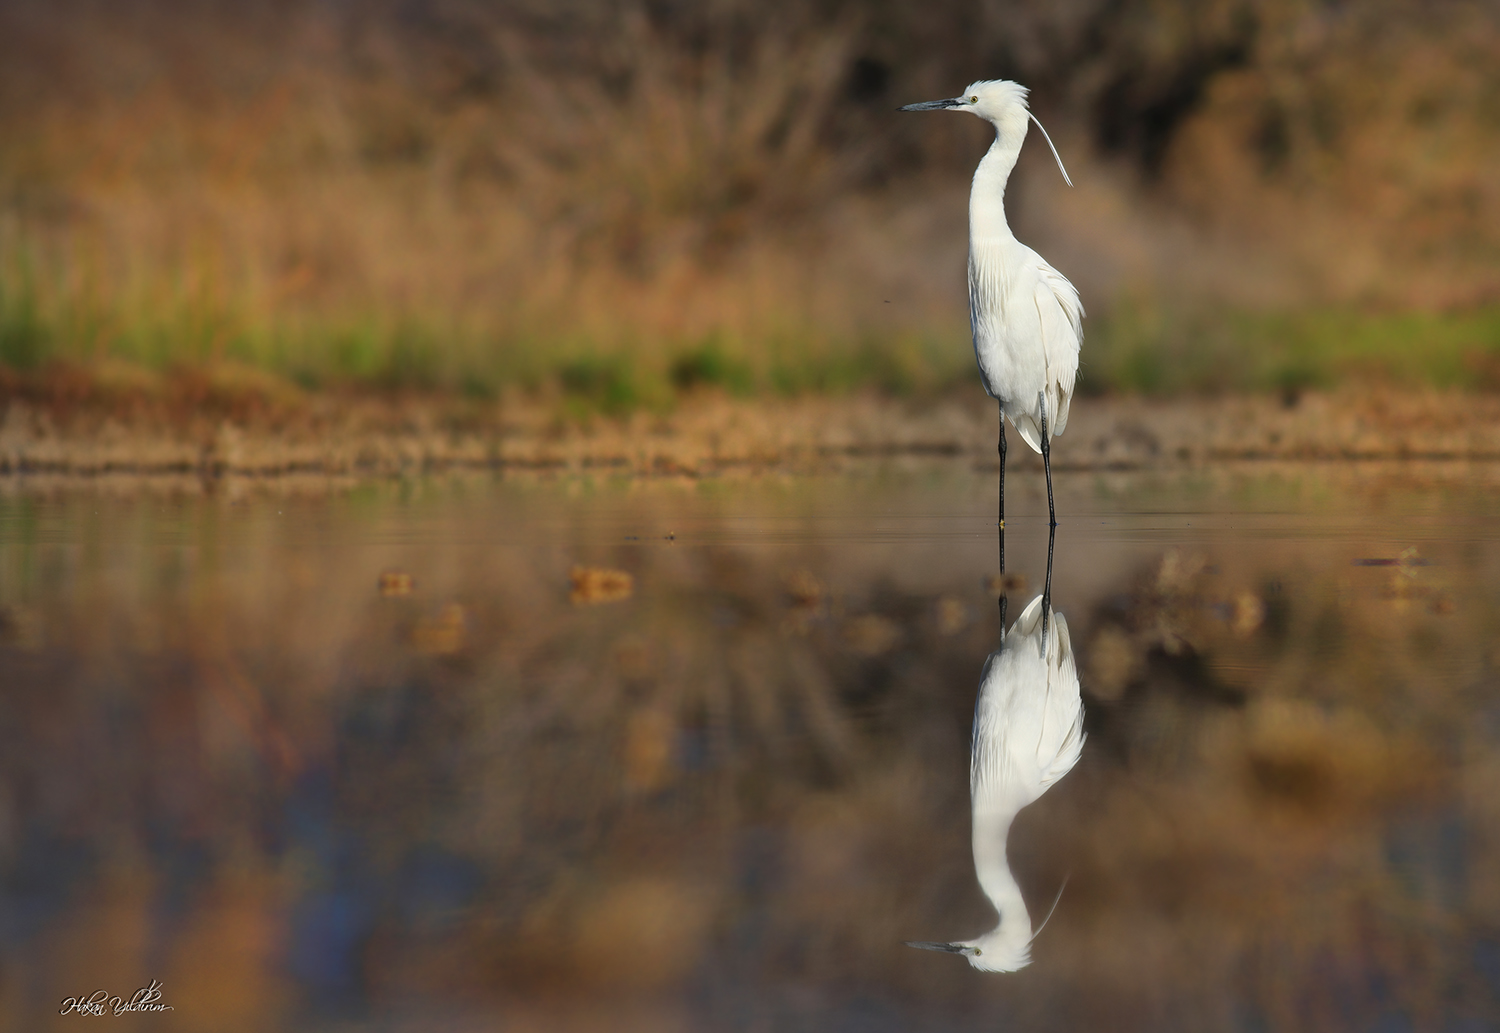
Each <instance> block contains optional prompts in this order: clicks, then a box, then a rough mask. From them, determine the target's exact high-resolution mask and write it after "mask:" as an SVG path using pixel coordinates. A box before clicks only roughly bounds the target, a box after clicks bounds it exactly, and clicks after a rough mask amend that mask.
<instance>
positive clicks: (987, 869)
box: [906, 530, 1084, 972]
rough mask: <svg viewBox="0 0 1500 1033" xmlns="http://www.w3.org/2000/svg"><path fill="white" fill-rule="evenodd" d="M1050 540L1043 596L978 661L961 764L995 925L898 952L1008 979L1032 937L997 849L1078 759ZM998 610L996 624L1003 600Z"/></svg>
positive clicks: (1071, 680) (977, 861)
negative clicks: (967, 746) (968, 741)
mask: <svg viewBox="0 0 1500 1033" xmlns="http://www.w3.org/2000/svg"><path fill="white" fill-rule="evenodd" d="M1001 533H1002V535H1003V534H1004V531H1003V530H1002V531H1001ZM1055 535H1056V532H1055V531H1054V532H1053V535H1052V536H1051V537H1049V539H1048V543H1047V580H1046V588H1045V589H1044V590H1043V592H1042V594H1041V595H1039V596H1037V597H1036V598H1035V599H1033V600H1031V602H1030V603H1028V604H1027V605H1026V608H1025V609H1023V610H1022V611H1021V615H1020V616H1019V617H1017V618H1016V622H1015V623H1014V624H1012V625H1011V627H1010V629H1009V630H1008V631H1006V630H1002V631H1001V641H1000V648H999V649H997V650H995V651H994V652H993V653H991V654H990V655H989V659H987V660H986V661H985V664H984V672H983V674H982V675H981V678H980V683H979V697H978V699H977V700H976V701H975V704H974V732H973V744H972V747H971V749H972V753H971V759H970V764H969V790H970V793H971V798H972V809H973V819H972V820H973V841H974V873H975V875H976V876H977V877H978V879H979V886H980V888H981V889H983V890H984V894H985V896H986V897H988V898H989V900H990V903H991V904H992V905H994V908H995V910H996V912H998V914H999V923H998V924H997V925H996V926H995V928H993V929H991V930H990V931H989V932H987V933H985V934H984V935H982V936H979V937H977V938H975V939H972V940H958V941H954V942H951V943H932V942H925V941H907V944H906V945H907V946H908V947H920V948H922V949H923V950H938V951H949V952H951V953H954V954H962V955H963V956H965V957H966V958H968V959H969V964H971V965H973V966H974V967H975V968H977V969H980V970H982V971H985V972H1014V971H1016V970H1017V969H1021V968H1024V967H1025V966H1026V965H1028V964H1030V963H1031V942H1032V940H1033V939H1034V938H1035V934H1034V933H1033V932H1032V931H1031V915H1030V913H1029V912H1028V911H1027V910H1026V901H1025V899H1024V898H1023V897H1022V895H1021V887H1020V886H1019V885H1018V884H1017V882H1016V878H1015V876H1014V875H1013V874H1012V873H1011V870H1010V863H1009V861H1008V859H1007V857H1006V840H1007V839H1008V837H1009V835H1010V826H1011V823H1012V822H1014V821H1015V819H1016V815H1017V814H1019V813H1020V812H1021V809H1022V808H1024V807H1026V806H1027V805H1028V804H1031V803H1033V802H1035V801H1036V800H1037V799H1038V798H1039V797H1040V796H1041V795H1042V794H1043V793H1045V792H1046V791H1047V790H1048V789H1050V788H1051V787H1052V786H1053V785H1054V784H1055V783H1056V782H1057V781H1058V779H1060V778H1062V777H1063V776H1064V775H1066V774H1067V773H1068V772H1069V771H1071V770H1073V766H1074V765H1075V764H1077V763H1078V758H1079V756H1080V755H1081V754H1082V751H1083V740H1084V732H1083V700H1082V699H1081V698H1080V696H1079V691H1078V667H1077V664H1076V663H1075V662H1074V657H1073V647H1072V643H1071V642H1070V641H1069V638H1068V622H1067V621H1066V620H1065V619H1064V618H1063V616H1062V614H1056V613H1053V611H1052V550H1053V544H1054V540H1055ZM1001 605H1002V615H1003V613H1004V601H1003V600H1002V604H1001ZM1002 629H1003V617H1002ZM1054 906H1055V905H1054ZM1044 924H1045V923H1044ZM1038 931H1040V930H1038Z"/></svg>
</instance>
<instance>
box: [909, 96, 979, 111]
mask: <svg viewBox="0 0 1500 1033" xmlns="http://www.w3.org/2000/svg"><path fill="white" fill-rule="evenodd" d="M961 104H963V98H962V97H949V98H948V99H947V100H924V101H922V102H921V103H920V104H907V105H905V106H904V107H901V108H899V109H897V110H900V111H941V110H942V109H943V108H956V107H958V106H960V105H961Z"/></svg>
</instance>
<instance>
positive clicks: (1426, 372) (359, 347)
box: [0, 252, 1500, 418]
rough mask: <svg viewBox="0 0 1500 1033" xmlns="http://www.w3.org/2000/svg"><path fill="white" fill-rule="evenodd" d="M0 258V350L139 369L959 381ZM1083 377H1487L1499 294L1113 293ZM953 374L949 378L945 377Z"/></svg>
mask: <svg viewBox="0 0 1500 1033" xmlns="http://www.w3.org/2000/svg"><path fill="white" fill-rule="evenodd" d="M7 258H8V260H7V261H3V262H0V366H4V367H8V368H11V369H15V370H22V371H25V370H35V369H38V368H39V367H42V366H44V365H46V364H47V363H49V362H54V361H63V362H71V363H77V364H82V365H88V364H89V363H91V362H95V361H98V360H103V359H110V360H124V361H126V362H130V363H135V364H139V365H141V366H144V367H146V368H151V369H169V368H173V367H181V366H192V365H197V364H203V363H213V362H217V361H225V360H229V361H236V362H240V363H244V364H246V365H249V366H253V367H256V368H259V369H263V370H265V371H267V372H269V373H272V374H275V375H277V376H280V377H284V378H286V379H289V380H292V381H295V382H296V383H298V384H300V385H302V386H303V387H306V388H310V389H314V390H316V389H320V388H328V387H338V386H356V387H364V388H369V389H376V390H399V389H411V390H421V391H448V392H453V393H456V394H460V395H463V396H466V397H472V398H477V399H487V398H493V397H496V396H497V395H498V394H499V393H500V392H501V391H502V390H504V389H506V388H520V389H522V390H526V391H531V392H543V393H552V394H555V395H556V396H557V397H558V398H559V399H560V404H561V405H562V407H563V410H564V412H565V413H566V414H568V415H570V416H573V417H577V418H586V417H588V416H589V415H592V414H595V413H598V414H604V415H608V416H619V415H622V414H625V413H629V412H631V411H634V410H638V409H646V410H654V411H661V410H665V409H667V408H670V407H671V406H672V405H673V404H675V401H676V400H677V399H679V398H682V397H685V396H689V395H692V394H694V393H698V392H705V391H709V392H719V393H722V394H726V395H729V396H734V397H747V396H753V395H757V394H765V393H775V394H805V393H819V394H844V393H848V392H851V391H860V390H878V391H881V392H884V393H886V394H890V395H895V396H924V395H934V394H939V393H942V392H945V391H948V390H950V389H970V388H971V387H972V385H973V383H974V382H975V376H976V375H975V372H974V368H973V358H972V353H971V351H970V348H969V343H968V340H967V335H966V334H965V333H963V332H962V331H961V330H957V329H950V330H948V331H947V332H933V333H930V334H927V335H922V334H916V333H912V332H902V333H897V332H893V333H890V334H887V335H875V334H867V335H865V336H862V337H857V338H854V339H848V338H844V337H839V336H837V335H829V334H818V333H816V332H809V331H802V332H797V331H786V332H782V333H779V334H775V335H771V336H769V337H768V338H766V339H764V340H760V341H747V340H741V339H736V338H734V337H732V336H730V335H728V334H716V335H711V336H709V337H706V338H700V339H696V340H687V341H671V340H661V339H640V340H631V339H629V338H622V340H621V341H618V342H614V343H610V344H605V343H601V342H596V341H590V340H587V339H581V338H579V337H577V336H576V335H573V336H567V335H548V334H546V333H543V332H540V331H537V330H535V329H528V330H526V331H525V332H521V331H511V332H507V331H504V330H502V329H497V328H496V327H494V326H482V325H474V324H473V323H472V322H471V323H463V322H459V321H456V320H451V319H443V318H438V317H434V316H430V315H421V314H406V315H396V316H393V315H388V314H383V313H357V314H354V315H340V314H330V313H326V312H313V313H297V312H279V311H275V310H272V311H269V312H267V311H263V310H259V309H257V308H256V307H254V306H251V305H249V304H235V303H233V302H232V301H225V300H224V297H223V292H217V293H215V292H210V291H207V290H203V289H201V288H199V289H191V288H189V287H187V286H183V285H181V284H169V285H167V286H166V287H164V288H163V287H159V288H158V289H157V290H155V291H153V292H152V293H150V294H149V295H143V296H141V297H137V298H132V299H128V300H127V301H118V300H116V301H110V302H106V301H104V300H101V299H99V298H97V297H92V296H89V295H88V293H87V292H85V291H81V290H79V289H76V288H73V289H70V288H68V287H67V286H66V285H64V284H63V283H61V282H58V283H49V282H44V281H43V278H42V277H40V276H38V275H37V273H36V271H35V270H36V263H34V262H32V261H30V260H29V259H28V255H27V254H26V253H25V252H17V253H13V254H11V255H10V256H7ZM1085 329H1086V331H1087V338H1086V340H1085V343H1084V353H1083V367H1082V371H1081V378H1080V381H1079V390H1080V391H1082V392H1085V393H1090V394H1103V393H1139V394H1145V395H1151V396H1171V395H1179V394H1186V393H1223V392H1245V391H1249V392H1297V391H1301V390H1304V389H1313V388H1331V387H1336V386H1338V385H1341V384H1345V383H1350V382H1386V383H1396V384H1409V385H1413V386H1426V387H1435V388H1460V389H1468V390H1500V306H1497V307H1490V308H1484V309H1476V310H1471V311H1467V312H1454V313H1429V312H1393V313H1371V312H1363V311H1358V310H1355V309H1351V308H1325V309H1308V310H1300V311H1289V312H1247V311H1243V310H1228V309H1222V308H1221V309H1213V308H1208V307H1204V306H1199V307H1195V308H1186V307H1183V308H1175V309H1174V308H1170V307H1167V306H1163V305H1160V304H1152V303H1142V302H1132V303H1126V304H1118V305H1116V307H1115V309H1114V311H1113V312H1112V313H1111V314H1110V315H1108V316H1106V317H1103V318H1099V319H1091V320H1090V321H1089V322H1088V323H1087V324H1086V327H1085ZM960 385H962V388H960V387H959V386H960Z"/></svg>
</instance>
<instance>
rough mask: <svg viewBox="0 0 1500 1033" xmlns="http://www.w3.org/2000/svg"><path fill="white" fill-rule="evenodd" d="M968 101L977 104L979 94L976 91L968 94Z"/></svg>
mask: <svg viewBox="0 0 1500 1033" xmlns="http://www.w3.org/2000/svg"><path fill="white" fill-rule="evenodd" d="M969 103H970V104H978V103H979V94H977V93H974V94H970V95H969Z"/></svg>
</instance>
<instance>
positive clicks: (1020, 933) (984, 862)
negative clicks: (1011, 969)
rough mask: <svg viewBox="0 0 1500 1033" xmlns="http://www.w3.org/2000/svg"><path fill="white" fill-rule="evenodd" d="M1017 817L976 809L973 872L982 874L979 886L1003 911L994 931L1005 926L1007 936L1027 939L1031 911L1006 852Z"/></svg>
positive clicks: (1008, 937)
mask: <svg viewBox="0 0 1500 1033" xmlns="http://www.w3.org/2000/svg"><path fill="white" fill-rule="evenodd" d="M1015 818H1016V812H1015V811H1011V810H1000V811H989V810H983V809H979V808H976V809H975V810H974V816H973V820H974V874H975V875H976V876H978V878H979V888H980V889H982V890H984V895H985V896H986V897H989V898H990V903H991V904H992V905H993V906H994V908H995V910H996V911H998V912H999V913H1000V925H999V926H997V927H996V930H995V931H996V932H999V931H1000V929H1002V928H1003V929H1004V930H1005V933H1006V939H1010V938H1012V937H1015V938H1017V939H1018V940H1019V942H1021V943H1026V942H1027V941H1028V940H1030V939H1031V915H1030V913H1029V912H1027V910H1026V901H1025V900H1024V899H1023V898H1022V897H1021V887H1020V885H1019V884H1018V883H1017V882H1016V877H1015V876H1014V875H1012V874H1011V873H1010V861H1009V859H1008V858H1007V857H1006V855H1005V842H1006V840H1007V839H1009V838H1010V825H1011V822H1013V821H1014V820H1015ZM991 935H993V933H992V934H991Z"/></svg>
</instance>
